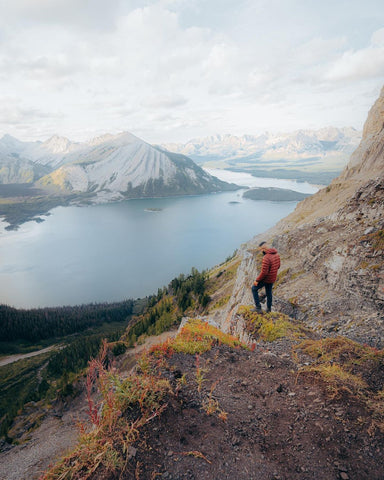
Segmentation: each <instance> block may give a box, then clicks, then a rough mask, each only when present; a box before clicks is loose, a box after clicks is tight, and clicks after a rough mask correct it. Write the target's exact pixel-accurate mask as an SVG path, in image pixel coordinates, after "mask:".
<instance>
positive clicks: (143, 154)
mask: <svg viewBox="0 0 384 480" xmlns="http://www.w3.org/2000/svg"><path fill="white" fill-rule="evenodd" d="M12 159H13V160H14V165H16V160H18V161H19V162H20V161H23V162H26V164H28V165H29V166H33V167H34V168H35V169H36V172H37V171H41V170H42V169H47V168H49V173H48V174H47V175H45V176H42V175H40V177H42V178H40V179H39V180H38V182H37V183H38V185H39V186H41V187H47V186H49V187H53V188H55V189H59V190H61V191H63V192H71V193H79V194H82V193H87V194H97V195H98V196H100V197H102V198H112V199H119V198H134V197H135V198H136V197H152V196H164V195H183V194H198V193H209V192H217V191H221V190H228V189H234V188H236V187H234V186H231V185H229V184H227V183H225V182H222V181H220V180H218V179H217V178H215V177H213V176H211V175H209V174H208V173H207V172H205V171H204V170H203V169H201V168H200V167H198V166H197V165H196V164H195V163H194V162H193V161H192V160H191V159H189V158H188V157H185V156H184V155H180V154H174V153H171V152H167V151H164V150H162V149H161V148H159V147H153V146H152V145H149V144H148V143H146V142H144V141H143V140H141V139H139V138H138V137H135V136H134V135H132V134H130V133H127V132H125V133H121V134H118V135H105V136H103V137H98V138H96V139H94V140H92V141H90V142H88V143H72V142H70V141H69V140H68V139H66V138H63V137H58V136H55V137H52V138H50V139H49V140H47V141H46V142H20V141H19V140H17V139H14V138H13V137H10V136H4V137H3V138H2V139H1V140H0V164H1V162H5V161H7V162H9V161H11V162H12ZM44 173H47V172H46V171H45V172H44ZM16 177H17V176H16V175H13V183H23V182H26V181H34V180H35V179H36V175H34V176H33V178H32V179H31V176H30V178H29V179H28V180H26V177H25V175H21V176H20V179H19V181H17V178H16ZM7 183H10V182H7Z"/></svg>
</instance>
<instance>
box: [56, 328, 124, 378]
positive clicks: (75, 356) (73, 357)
mask: <svg viewBox="0 0 384 480" xmlns="http://www.w3.org/2000/svg"><path fill="white" fill-rule="evenodd" d="M123 331H124V329H120V330H117V331H115V332H113V333H109V334H108V335H106V334H105V333H100V334H96V335H89V336H86V335H83V336H81V338H78V339H76V340H74V341H73V342H72V343H70V344H69V345H68V346H66V347H65V348H63V349H61V350H59V351H57V352H55V353H54V354H53V355H51V357H50V359H49V362H48V365H47V374H48V376H49V377H54V378H57V377H58V376H60V375H62V374H63V373H64V372H66V373H77V372H79V371H80V370H82V369H83V368H85V367H86V366H87V365H88V362H89V360H90V359H91V358H94V357H97V355H98V353H99V351H100V347H101V344H102V342H103V340H104V339H106V340H108V341H109V342H116V341H117V340H119V339H120V337H121V335H122V334H123Z"/></svg>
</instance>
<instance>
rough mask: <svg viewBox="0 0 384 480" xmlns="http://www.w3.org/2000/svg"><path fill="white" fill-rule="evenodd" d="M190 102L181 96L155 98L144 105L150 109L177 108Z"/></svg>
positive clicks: (143, 103) (146, 101) (151, 98)
mask: <svg viewBox="0 0 384 480" xmlns="http://www.w3.org/2000/svg"><path fill="white" fill-rule="evenodd" d="M187 103H188V100H187V99H186V98H183V97H180V96H175V97H174V96H167V95H165V96H153V97H150V98H147V99H145V100H143V102H142V105H143V106H145V107H148V108H159V107H160V108H166V109H168V108H171V109H172V108H177V107H180V106H183V105H186V104H187Z"/></svg>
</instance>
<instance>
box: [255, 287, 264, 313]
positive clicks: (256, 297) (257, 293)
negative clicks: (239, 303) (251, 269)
mask: <svg viewBox="0 0 384 480" xmlns="http://www.w3.org/2000/svg"><path fill="white" fill-rule="evenodd" d="M264 285H265V284H264V282H259V283H258V285H257V287H256V285H252V294H253V300H254V301H255V305H256V309H257V310H261V305H260V298H259V290H260V288H262V287H264Z"/></svg>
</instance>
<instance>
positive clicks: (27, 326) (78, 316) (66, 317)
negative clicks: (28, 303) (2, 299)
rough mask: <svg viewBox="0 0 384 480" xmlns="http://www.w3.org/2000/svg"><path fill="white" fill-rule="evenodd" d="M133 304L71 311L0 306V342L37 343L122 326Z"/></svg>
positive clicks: (92, 305) (73, 308) (76, 307)
mask: <svg viewBox="0 0 384 480" xmlns="http://www.w3.org/2000/svg"><path fill="white" fill-rule="evenodd" d="M134 303H135V302H134V301H133V300H126V301H123V302H118V303H100V304H89V305H80V306H73V307H53V308H38V309H31V310H23V309H16V308H12V307H9V306H7V305H0V342H12V341H15V340H27V341H30V342H37V341H39V340H44V339H47V338H53V337H63V336H66V335H70V334H72V333H78V332H81V331H83V330H85V329H86V328H89V327H93V326H97V325H101V324H103V323H105V322H107V323H111V322H122V321H124V320H125V319H126V318H127V317H128V316H129V315H131V314H132V311H133V307H134Z"/></svg>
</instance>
